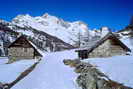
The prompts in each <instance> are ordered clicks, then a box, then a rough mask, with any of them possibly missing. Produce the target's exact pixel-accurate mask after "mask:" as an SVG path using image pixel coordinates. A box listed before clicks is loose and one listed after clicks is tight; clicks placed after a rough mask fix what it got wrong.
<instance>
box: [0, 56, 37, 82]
mask: <svg viewBox="0 0 133 89" xmlns="http://www.w3.org/2000/svg"><path fill="white" fill-rule="evenodd" d="M7 60H8V59H7V58H5V59H4V60H1V58H0V71H1V72H0V82H3V83H10V82H12V81H14V80H15V79H16V78H17V77H18V76H19V75H20V74H21V73H22V72H23V71H24V70H26V69H27V68H29V67H30V66H31V65H33V64H34V63H35V61H34V60H21V61H17V62H14V63H12V64H5V63H7Z"/></svg>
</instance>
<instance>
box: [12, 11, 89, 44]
mask: <svg viewBox="0 0 133 89" xmlns="http://www.w3.org/2000/svg"><path fill="white" fill-rule="evenodd" d="M12 23H13V24H15V25H17V26H20V27H32V28H34V29H37V30H38V31H43V32H46V33H48V34H50V35H52V36H56V37H57V38H60V39H62V40H63V41H64V42H66V43H70V44H75V43H74V42H75V41H77V40H78V37H79V36H78V34H79V31H80V32H81V33H80V34H82V36H85V37H86V36H88V34H87V33H88V27H87V25H86V24H84V23H83V22H81V21H75V22H66V21H64V20H62V19H59V18H57V17H55V16H51V15H49V14H44V15H43V16H37V17H32V16H30V15H18V16H17V17H15V18H14V19H13V20H12ZM23 33H24V34H25V32H23Z"/></svg>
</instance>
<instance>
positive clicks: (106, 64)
mask: <svg viewBox="0 0 133 89" xmlns="http://www.w3.org/2000/svg"><path fill="white" fill-rule="evenodd" d="M121 40H122V42H124V43H125V44H126V45H127V46H128V47H129V48H130V49H131V50H132V49H133V46H132V45H131V43H130V39H128V38H123V39H121ZM84 61H85V62H89V63H92V64H93V65H96V66H98V67H97V68H98V69H100V70H101V71H102V72H104V73H105V74H106V75H107V76H109V78H110V79H112V80H115V81H117V82H119V83H123V84H124V85H127V86H130V87H133V78H132V77H133V71H132V68H133V55H130V56H114V57H110V58H89V59H86V60H84Z"/></svg>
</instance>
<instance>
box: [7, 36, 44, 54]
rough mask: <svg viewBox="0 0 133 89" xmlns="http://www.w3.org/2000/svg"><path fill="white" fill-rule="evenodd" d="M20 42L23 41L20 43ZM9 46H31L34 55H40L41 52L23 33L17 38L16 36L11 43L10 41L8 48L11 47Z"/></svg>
mask: <svg viewBox="0 0 133 89" xmlns="http://www.w3.org/2000/svg"><path fill="white" fill-rule="evenodd" d="M21 42H25V43H24V44H21ZM16 43H20V44H16ZM11 47H25V48H29V47H32V48H33V49H34V50H35V55H36V56H42V55H41V53H40V52H39V51H38V49H37V47H35V45H34V44H33V43H32V42H31V41H29V40H28V39H27V38H26V36H24V35H21V36H20V37H19V38H17V39H16V40H15V41H14V42H13V43H11V44H10V45H9V46H8V48H11Z"/></svg>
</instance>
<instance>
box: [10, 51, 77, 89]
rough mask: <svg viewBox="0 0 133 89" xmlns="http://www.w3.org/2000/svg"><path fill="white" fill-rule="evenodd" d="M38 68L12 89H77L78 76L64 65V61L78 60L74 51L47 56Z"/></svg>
mask: <svg viewBox="0 0 133 89" xmlns="http://www.w3.org/2000/svg"><path fill="white" fill-rule="evenodd" d="M45 55H46V56H45V57H44V58H43V59H42V60H41V61H40V63H39V64H38V65H37V67H36V68H35V69H34V70H33V71H32V72H31V73H30V74H29V75H28V76H26V77H25V78H24V79H23V80H21V81H20V82H19V83H17V84H16V85H15V86H13V88H12V89H77V86H76V84H75V82H74V81H73V80H74V79H75V78H76V77H77V74H76V73H74V71H73V69H72V68H70V67H69V66H66V65H64V64H63V60H64V59H74V58H77V56H76V54H75V52H74V50H70V51H63V52H55V53H48V54H45Z"/></svg>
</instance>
